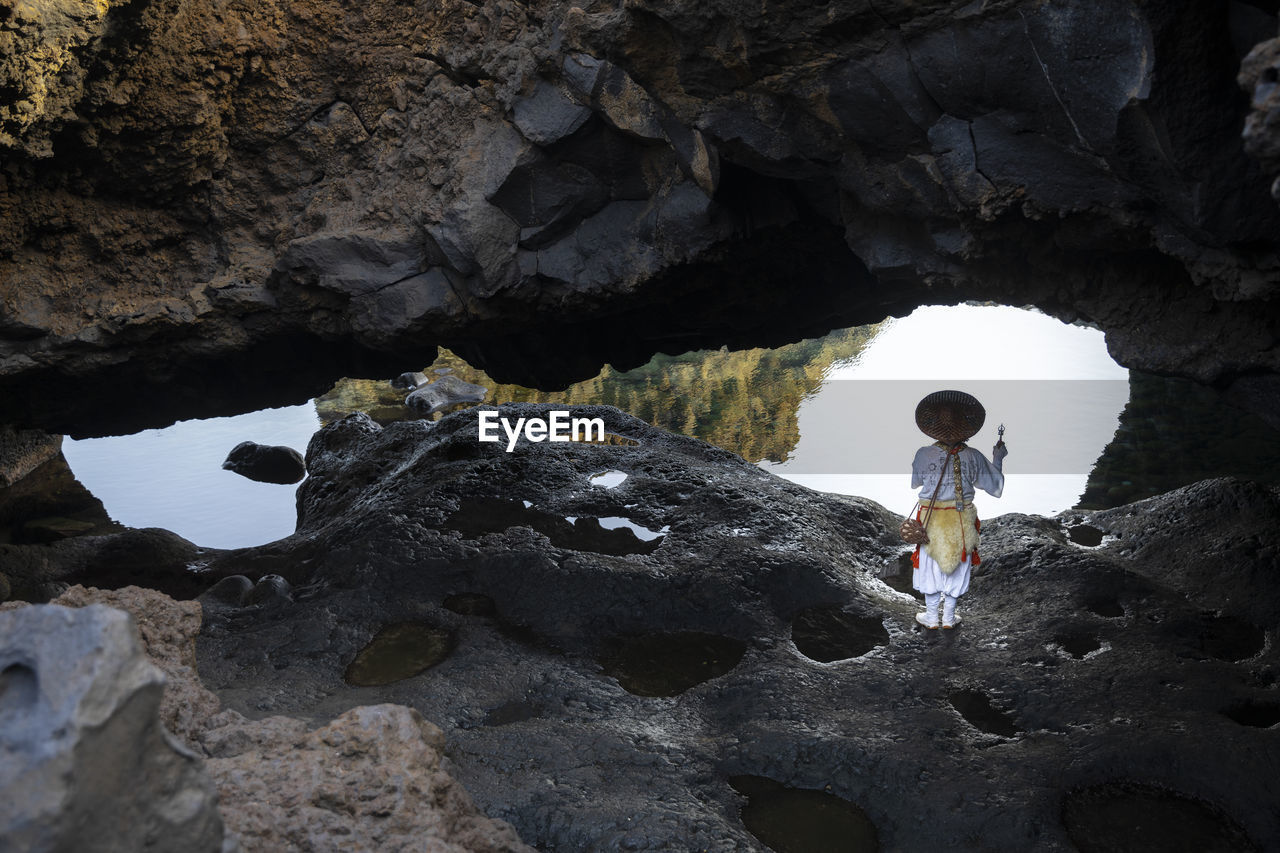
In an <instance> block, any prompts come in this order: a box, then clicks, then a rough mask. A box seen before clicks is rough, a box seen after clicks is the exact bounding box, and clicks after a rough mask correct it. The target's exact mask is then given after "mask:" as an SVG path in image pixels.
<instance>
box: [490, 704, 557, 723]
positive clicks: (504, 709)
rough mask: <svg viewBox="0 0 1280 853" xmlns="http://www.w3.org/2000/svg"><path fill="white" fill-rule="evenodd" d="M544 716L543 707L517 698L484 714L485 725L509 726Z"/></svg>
mask: <svg viewBox="0 0 1280 853" xmlns="http://www.w3.org/2000/svg"><path fill="white" fill-rule="evenodd" d="M541 716H542V708H541V707H540V706H538V705H535V704H534V703H532V702H525V701H523V700H516V701H514V702H507V703H505V704H502V705H499V706H498V707H496V708H493V709H491V710H490V711H489V712H488V713H486V714H485V715H484V722H482V723H481V725H484V726H507V725H510V724H512V723H521V722H524V721H525V720H536V719H537V718H539V717H541Z"/></svg>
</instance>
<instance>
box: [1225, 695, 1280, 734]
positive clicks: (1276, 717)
mask: <svg viewBox="0 0 1280 853" xmlns="http://www.w3.org/2000/svg"><path fill="white" fill-rule="evenodd" d="M1222 713H1223V715H1224V716H1226V717H1228V718H1230V719H1232V720H1234V721H1235V722H1237V723H1239V724H1240V725H1242V726H1252V727H1254V728H1258V729H1269V728H1271V727H1272V726H1274V725H1276V724H1277V723H1280V703H1277V702H1267V701H1256V700H1253V699H1250V700H1246V701H1244V702H1241V703H1239V704H1237V705H1232V706H1231V707H1230V708H1227V709H1226V710H1225V711H1223V712H1222Z"/></svg>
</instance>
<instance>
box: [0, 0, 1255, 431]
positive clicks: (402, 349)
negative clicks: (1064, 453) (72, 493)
mask: <svg viewBox="0 0 1280 853" xmlns="http://www.w3.org/2000/svg"><path fill="white" fill-rule="evenodd" d="M73 5H74V4H66V3H53V4H42V5H40V6H39V7H38V8H37V6H35V5H33V4H19V6H17V7H14V8H15V10H16V11H14V12H13V13H12V14H10V15H8V16H7V17H6V18H5V20H4V21H3V22H0V34H2V37H3V40H4V43H5V44H6V46H7V47H8V50H7V51H6V52H5V57H6V59H5V61H4V62H3V63H2V64H0V147H2V148H3V150H4V151H5V153H6V158H5V166H4V171H3V175H2V176H0V226H2V227H0V387H2V388H3V392H2V393H0V421H6V422H12V423H18V424H22V425H38V426H42V427H44V428H47V429H53V430H57V431H66V432H69V433H70V434H73V435H85V434H90V433H95V434H101V433H106V432H111V431H119V430H125V429H135V428H137V427H139V426H143V425H155V424H159V423H163V422H167V421H169V420H172V419H173V418H174V417H178V416H182V417H192V416H196V415H202V414H211V413H215V412H218V413H226V412H227V411H229V410H238V411H244V410H248V409H251V408H255V407H261V406H263V405H280V404H281V403H283V402H288V401H290V400H301V399H305V398H306V397H308V396H314V395H316V394H317V393H320V392H322V391H323V390H324V389H325V388H326V387H328V385H329V384H330V383H331V381H332V380H333V379H334V378H336V377H337V376H339V375H343V374H345V375H360V374H364V375H383V376H387V375H394V374H395V373H396V372H399V371H400V370H402V369H403V365H405V364H414V363H417V364H422V363H426V362H428V361H429V360H430V356H431V354H432V353H433V352H434V350H435V345H436V344H440V343H443V344H445V345H448V346H449V347H450V348H452V349H454V350H455V351H457V352H459V353H460V354H462V355H464V356H465V357H467V358H468V359H470V360H472V361H473V362H474V363H475V364H476V365H477V366H480V367H483V368H485V369H486V370H488V371H489V372H490V373H491V374H492V375H493V376H495V377H497V378H499V379H501V380H503V381H517V380H518V381H521V382H523V383H524V384H530V385H537V386H541V387H553V386H562V385H564V384H566V383H568V382H569V381H572V380H575V379H581V378H585V377H587V376H590V375H592V374H594V373H595V372H596V370H597V369H598V368H599V366H600V364H601V363H603V362H605V361H608V362H610V363H612V364H614V365H617V366H622V367H624V368H625V367H629V366H633V365H636V364H639V363H643V361H645V360H646V359H647V358H648V357H649V355H651V354H652V353H653V352H654V351H656V350H666V351H685V350H688V349H690V348H696V347H698V346H704V345H720V344H729V345H732V346H747V345H751V346H760V345H773V344H777V343H781V342H785V341H787V340H795V339H796V338H798V337H800V336H802V335H804V334H813V333H815V332H817V333H820V332H823V331H826V330H827V329H830V328H832V327H833V326H848V325H854V324H857V323H864V322H873V321H877V320H879V319H881V318H883V317H884V316H886V314H890V313H901V312H904V311H906V310H909V309H910V308H911V307H913V306H914V305H916V304H920V303H922V302H954V301H958V300H963V299H973V298H977V299H993V300H998V301H1002V302H1006V303H1010V304H1020V305H1021V304H1034V305H1038V306H1040V307H1041V308H1043V309H1045V310H1047V311H1049V312H1051V313H1054V314H1055V315H1057V316H1059V317H1062V318H1064V319H1067V320H1076V319H1080V320H1084V321H1088V322H1092V323H1095V324H1097V325H1099V326H1101V327H1102V328H1104V329H1106V330H1107V332H1108V339H1109V344H1110V347H1111V350H1112V352H1113V354H1114V355H1115V356H1116V357H1117V358H1118V359H1120V360H1121V361H1122V362H1124V363H1125V364H1128V365H1132V366H1135V367H1144V368H1147V369H1150V370H1154V371H1158V372H1162V373H1177V374H1181V375H1184V376H1188V377H1191V378H1194V379H1196V380H1197V381H1200V382H1204V383H1212V384H1214V385H1215V386H1216V387H1219V388H1224V389H1227V390H1228V391H1229V392H1231V393H1232V394H1234V395H1235V397H1236V398H1238V399H1240V400H1242V401H1244V402H1247V403H1249V404H1251V405H1252V406H1253V407H1254V408H1255V409H1256V410H1260V411H1268V412H1270V411H1274V410H1275V409H1276V406H1274V401H1275V399H1277V397H1278V396H1280V390H1278V388H1280V380H1277V376H1280V361H1277V358H1280V356H1277V352H1280V349H1277V347H1276V346H1275V343H1276V339H1277V334H1276V332H1277V329H1276V323H1277V320H1276V313H1275V312H1274V311H1273V310H1270V306H1271V304H1272V302H1274V299H1275V297H1276V287H1277V281H1280V262H1278V261H1277V255H1276V249H1277V242H1276V237H1275V234H1276V233H1277V226H1280V210H1278V209H1277V208H1276V206H1275V205H1274V203H1273V202H1272V200H1271V199H1270V198H1269V197H1268V194H1267V184H1268V180H1267V179H1266V178H1264V177H1263V175H1262V173H1261V172H1260V171H1259V166H1258V164H1257V163H1256V162H1255V161H1254V160H1252V159H1250V157H1249V156H1247V155H1246V154H1245V153H1244V150H1243V144H1242V142H1241V138H1240V132H1241V125H1242V123H1243V120H1244V117H1245V114H1246V112H1247V110H1248V99H1247V98H1246V97H1245V95H1244V93H1242V92H1241V91H1240V90H1239V88H1238V87H1237V84H1236V81H1235V76H1236V73H1237V71H1238V70H1239V68H1240V60H1241V59H1242V58H1243V57H1244V56H1245V54H1246V53H1248V51H1249V50H1250V49H1251V48H1252V47H1253V46H1254V44H1255V43H1256V42H1258V41H1261V40H1262V39H1264V38H1267V37H1270V36H1273V35H1274V33H1275V31H1276V24H1275V15H1274V9H1273V8H1271V7H1269V6H1267V5H1266V4H1263V3H1256V4H1254V3H1245V2H1235V3H1219V2H1216V0H1196V2H1185V3H1177V4H1156V3H1145V2H1137V0H1116V2H1110V3H1105V4H1101V5H1099V4H1068V3H1057V2H1052V3H1050V2H1039V0H999V2H990V3H983V4H980V5H979V6H975V5H974V4H972V3H968V2H962V0H922V2H914V3H910V4H897V5H892V6H889V7H886V8H881V5H883V4H874V3H848V4H840V5H838V6H832V7H829V8H828V7H825V6H814V5H811V4H806V3H802V2H790V1H789V0H784V2H779V3H772V4H768V5H767V6H758V5H753V4H749V3H742V2H740V0H713V2H705V3H682V4H671V3H659V2H642V3H616V2H606V3H599V4H591V5H589V6H587V7H582V6H575V5H572V4H570V3H568V2H563V1H562V0H544V2H539V3H535V4H533V5H527V4H520V3H514V2H511V0H486V2H481V3H458V2H445V3H417V4H404V3H398V2H392V0H373V1H372V2H369V3H362V4H360V5H359V6H358V7H352V6H348V5H346V4H342V3H339V2H338V0H306V2H301V3H298V2H289V3H284V2H268V3H264V4H258V5H255V6H253V7H252V8H248V7H245V8H241V7H238V6H235V7H225V6H218V5H217V4H213V3H210V2H209V0H172V2H165V3H152V4H146V5H138V4H116V3H101V4H98V5H97V6H95V7H94V8H93V9H92V10H88V11H82V10H78V7H76V8H72V6H73ZM1260 73H1261V74H1262V76H1263V77H1264V78H1265V76H1266V73H1267V72H1266V71H1265V70H1261V71H1260ZM1258 144H1262V143H1258ZM1250 145H1251V146H1254V147H1256V145H1255V143H1254V142H1251V143H1250ZM220 377H225V378H220Z"/></svg>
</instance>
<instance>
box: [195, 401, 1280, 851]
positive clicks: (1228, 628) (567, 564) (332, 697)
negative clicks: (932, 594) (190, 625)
mask: <svg viewBox="0 0 1280 853" xmlns="http://www.w3.org/2000/svg"><path fill="white" fill-rule="evenodd" d="M548 408H549V407H546V406H534V405H510V406H502V407H501V409H500V410H501V412H502V414H504V415H505V416H507V417H508V418H512V419H514V418H516V417H521V416H526V417H527V416H532V415H537V414H545V412H546V411H547V410H548ZM574 414H575V415H578V416H582V417H592V416H599V417H602V418H603V419H604V420H605V423H606V427H607V429H608V430H609V432H610V433H613V434H615V435H618V436H625V437H629V438H631V439H634V440H636V441H637V442H638V444H619V443H613V444H581V443H576V444H551V443H541V444H531V443H528V442H523V441H522V442H521V443H520V445H519V446H517V447H516V449H515V451H514V452H512V453H509V454H508V453H506V452H504V450H503V449H502V446H500V445H492V444H480V443H478V442H477V441H476V440H475V439H476V428H477V415H476V412H475V411H469V412H460V413H455V414H452V415H448V416H446V417H445V418H443V419H442V420H440V421H439V422H437V423H436V424H435V425H434V426H432V425H430V424H428V423H426V422H421V421H419V422H406V423H398V424H394V425H391V426H388V427H386V428H379V427H378V426H377V425H376V424H374V423H373V422H372V421H370V420H369V419H368V418H367V417H365V416H360V415H355V416H351V417H349V418H347V419H345V420H343V421H340V422H337V423H335V424H333V425H331V426H329V427H326V428H324V429H323V430H321V431H320V432H319V433H317V434H316V436H315V437H314V438H313V439H312V442H311V445H310V447H309V448H308V465H309V468H310V471H311V476H310V478H309V479H308V482H307V483H306V484H305V485H304V486H303V487H302V489H301V490H300V493H299V511H300V534H299V536H298V537H296V538H295V539H293V540H291V541H290V542H289V543H287V545H288V547H289V548H290V549H292V553H293V554H294V559H292V560H289V559H287V557H288V552H277V553H275V554H274V555H273V560H274V561H273V565H277V566H286V567H287V568H285V569H284V570H283V571H284V573H285V574H286V575H287V576H288V578H289V580H290V582H291V583H292V584H293V587H294V596H293V600H292V601H291V602H285V603H278V604H275V605H272V606H243V605H240V606H237V605H236V604H235V603H234V601H235V597H234V596H232V597H230V598H224V599H223V600H221V601H216V602H215V601H213V600H207V602H206V608H207V619H206V623H205V627H204V628H203V629H202V633H201V636H200V639H199V641H198V643H197V653H198V656H199V660H200V667H201V672H202V674H203V675H204V677H205V678H206V680H207V682H208V684H209V686H210V687H211V688H212V689H214V690H215V692H217V693H218V694H219V696H221V697H222V698H223V700H224V701H225V702H227V703H228V705H229V706H230V707H232V708H235V709H237V710H239V711H241V712H242V713H245V714H247V715H249V716H258V715H263V714H279V713H287V714H298V715H304V716H310V717H317V718H326V719H327V718H329V717H331V716H334V715H337V714H340V713H342V712H344V711H346V710H347V709H349V708H351V707H354V706H357V705H364V704H368V703H371V702H395V703H398V704H404V705H408V706H411V707H413V708H416V709H417V710H418V711H420V712H421V713H422V714H423V715H424V716H425V717H427V718H428V719H431V720H434V721H436V723H437V724H438V725H440V726H441V727H442V728H443V729H444V731H445V733H446V743H447V747H446V749H447V755H448V758H449V759H450V762H451V764H452V766H453V767H454V768H456V773H455V775H457V777H458V778H459V779H460V780H461V781H462V782H463V783H464V784H465V785H466V786H467V789H468V790H469V791H470V792H471V794H472V796H474V797H475V798H476V800H477V802H478V803H479V804H480V805H481V807H483V808H484V809H485V810H486V811H487V812H488V813H489V814H491V815H494V816H496V817H501V818H503V819H506V820H509V821H510V822H511V823H512V824H514V825H515V827H516V829H517V831H518V832H519V833H520V836H521V837H522V838H523V839H525V841H526V842H528V843H530V844H532V845H534V846H535V847H537V848H539V849H556V850H602V851H606V850H633V849H649V850H672V851H687V850H691V849H698V850H704V849H705V850H712V851H726V853H727V851H744V850H760V851H763V850H764V849H765V848H764V847H763V845H761V844H760V843H759V842H758V841H757V840H756V839H755V838H754V837H753V836H752V835H751V834H750V833H749V832H748V831H747V829H746V828H745V826H744V824H743V823H742V822H741V820H740V810H741V809H742V807H743V806H744V805H745V803H746V799H745V797H744V796H743V795H742V794H740V793H739V792H738V790H735V787H734V786H733V785H731V784H730V780H731V779H736V778H738V777H741V776H758V777H766V779H770V780H774V781H776V782H777V783H782V784H784V785H787V786H791V787H795V788H808V789H815V790H819V791H825V792H827V793H829V794H833V795H835V796H837V797H840V798H843V799H845V800H848V801H851V802H853V803H854V804H856V805H857V806H858V807H860V808H861V809H862V810H863V811H864V812H865V813H866V814H867V815H868V816H869V818H870V819H871V821H872V822H873V823H874V825H875V826H876V831H877V833H878V836H879V839H880V843H881V847H882V849H885V850H916V849H925V848H927V847H929V846H931V845H936V843H937V840H938V839H939V838H944V839H952V840H953V843H954V844H955V845H956V846H966V845H968V846H973V847H975V848H980V849H989V850H1032V849H1034V850H1043V851H1071V850H1075V849H1078V847H1077V845H1076V844H1075V843H1073V841H1072V840H1071V838H1070V835H1069V832H1068V829H1067V828H1066V827H1064V825H1063V823H1062V815H1063V813H1064V811H1063V806H1064V802H1065V801H1067V799H1068V798H1069V797H1070V796H1071V792H1073V791H1076V790H1077V789H1092V786H1095V785H1101V784H1103V783H1112V782H1119V783H1122V785H1121V787H1123V785H1125V784H1132V785H1137V786H1153V787H1154V788H1155V789H1158V790H1165V791H1168V792H1171V795H1176V796H1181V797H1186V798H1190V799H1192V800H1196V801H1201V802H1204V803H1207V804H1209V805H1210V806H1211V807H1212V808H1213V809H1216V810H1218V811H1219V812H1220V813H1222V814H1224V815H1225V816H1226V819H1229V820H1230V821H1232V822H1233V823H1234V824H1235V825H1238V826H1239V827H1241V828H1242V829H1241V831H1242V832H1243V833H1244V834H1245V837H1247V838H1249V839H1251V840H1252V844H1253V845H1255V846H1256V847H1257V849H1270V848H1272V847H1275V846H1276V844H1277V843H1280V815H1277V813H1276V812H1275V810H1274V808H1272V804H1273V803H1274V802H1275V801H1276V799H1277V797H1280V781H1277V779H1276V777H1275V774H1274V773H1272V772H1271V771H1270V768H1271V767H1273V766H1274V764H1275V763H1276V761H1277V760H1280V741H1277V740H1276V738H1275V731H1274V730H1267V729H1266V728H1265V726H1267V725H1273V724H1276V723H1280V691H1278V689H1277V684H1278V682H1277V674H1278V673H1280V660H1278V659H1277V651H1276V649H1277V644H1276V641H1277V636H1276V627H1275V626H1276V625H1277V624H1280V602H1278V601H1277V599H1276V596H1275V595H1274V594H1273V592H1272V590H1273V589H1274V585H1275V582H1276V572H1277V564H1276V555H1277V553H1280V545H1278V543H1277V536H1276V532H1275V530H1274V520H1275V519H1276V518H1277V517H1280V490H1278V489H1276V488H1274V487H1272V488H1267V487H1261V486H1255V485H1251V484H1247V483H1242V482H1239V481H1235V480H1216V481H1209V482H1205V483H1201V484H1198V485H1196V486H1192V487H1189V488H1187V489H1183V490H1179V491H1176V492H1173V493H1170V494H1168V495H1164V496H1161V497H1158V498H1154V499H1151V500H1147V501H1144V502H1142V503H1138V504H1134V505H1131V506H1127V507H1123V508H1121V509H1117V510H1111V511H1107V512H1098V513H1087V512H1081V511H1073V512H1069V513H1064V514H1063V515H1062V516H1059V517H1058V518H1055V519H1041V518H1035V517H1030V516H1018V515H1008V516H1003V517H999V518H994V519H993V518H988V519H986V524H985V525H984V540H983V546H982V551H983V563H982V566H981V567H980V570H979V572H978V575H977V577H976V578H975V580H974V583H973V587H972V589H971V591H970V593H969V594H968V595H967V596H966V597H965V598H964V600H963V604H962V607H961V612H962V613H963V615H964V617H965V622H964V624H963V625H962V626H961V627H960V628H959V629H958V630H956V631H946V632H943V631H935V632H924V631H921V630H919V629H918V628H917V627H916V625H915V622H914V618H913V614H914V613H915V611H916V609H917V606H918V605H917V602H916V601H915V600H913V599H912V597H911V596H910V595H908V594H904V593H901V592H899V591H898V590H897V588H895V587H891V586H889V585H887V584H886V583H885V582H884V581H882V580H880V579H879V578H880V577H881V576H887V575H891V574H892V573H893V572H895V571H896V570H897V568H898V567H899V566H900V565H901V557H902V556H903V555H902V553H901V546H900V545H899V544H898V543H897V541H896V529H897V523H898V521H899V519H898V518H897V517H896V516H895V515H893V514H891V513H888V512H886V511H885V510H884V509H882V508H881V507H878V506H876V505H875V504H873V503H870V502H869V501H865V500H862V499H857V498H842V497H839V496H832V495H824V494H820V493H815V492H811V491H808V490H805V489H803V488H800V487H798V486H795V485H792V484H790V483H787V482H785V481H782V480H780V479H777V478H774V477H771V476H769V475H767V474H766V473H764V472H763V471H761V470H760V469H758V468H756V467H755V466H752V465H749V464H746V463H744V462H743V461H742V460H741V459H739V458H737V457H735V456H733V455H731V454H728V453H725V452H723V451H720V450H716V449H714V448H711V447H709V446H708V445H705V444H702V443H700V442H697V441H694V440H692V439H686V438H681V437H676V436H672V435H670V434H667V433H664V432H662V431H659V430H657V429H654V428H652V427H649V426H648V425H646V424H644V423H642V422H640V421H638V420H636V419H633V418H630V417H628V416H626V415H624V414H622V413H620V412H618V411H617V410H613V409H609V408H607V407H584V408H582V409H575V410H574ZM1010 464H1012V461H1011V463H1010ZM603 470H617V471H622V472H624V473H626V474H627V475H628V476H627V478H626V479H625V480H624V481H623V482H622V484H621V485H620V486H618V487H616V488H613V489H602V488H594V487H592V486H591V485H590V484H589V477H590V476H591V475H592V474H596V473H598V472H600V471H603ZM1011 470H1012V469H1011ZM904 488H905V487H904ZM526 502H527V503H528V504H529V506H526V505H525V504H526ZM988 506H994V507H998V506H999V503H998V502H990V503H989V504H988ZM994 511H998V510H994ZM619 516H620V517H625V518H628V519H630V520H631V521H632V522H634V523H635V524H637V525H641V526H643V527H645V528H648V529H649V530H650V531H653V532H655V533H659V534H660V535H661V536H662V538H661V539H659V540H656V548H646V547H641V546H642V544H643V543H641V542H639V541H638V540H635V539H634V538H629V537H630V534H627V533H619V532H618V531H605V533H608V534H610V535H607V536H606V535H603V534H602V533H601V532H600V531H599V530H596V529H595V528H594V522H593V521H592V519H595V518H609V517H619ZM571 520H572V521H571ZM1090 526H1092V527H1096V531H1094V532H1095V533H1096V538H1097V541H1098V542H1099V544H1098V546H1096V547H1086V546H1083V545H1078V544H1075V540H1076V539H1079V540H1081V541H1089V539H1088V536H1086V535H1085V534H1086V533H1087V532H1089V531H1088V530H1087V528H1089V527H1090ZM615 534H616V535H615ZM654 541H655V540H651V543H653V542H654ZM624 546H627V547H624ZM618 551H626V552H627V553H622V554H619V553H617V552H618ZM605 552H612V553H605ZM250 556H251V555H250V554H248V553H245V554H240V555H234V556H227V557H224V558H222V559H220V560H218V561H215V563H214V564H213V566H212V567H211V571H212V572H213V573H215V574H218V573H238V572H241V571H245V572H247V573H249V574H250V575H251V576H254V577H256V573H255V572H253V571H252V566H253V562H252V561H251V560H250V559H249V557H250ZM890 581H892V582H893V583H894V584H896V585H897V586H901V580H895V579H893V578H890ZM908 583H909V581H908ZM237 586H238V587H239V588H241V589H243V587H244V582H237ZM406 623H410V624H413V625H421V626H425V627H428V628H431V629H433V630H436V631H437V632H440V631H443V632H446V633H448V635H450V636H451V637H452V640H453V650H452V653H451V654H450V656H449V657H448V658H446V659H445V660H443V662H440V663H438V664H436V665H434V666H432V667H431V668H428V669H426V670H425V671H422V672H420V673H418V674H415V675H411V676H409V677H407V678H402V679H401V680H399V681H395V682H394V683H390V684H384V685H383V686H378V687H352V686H350V685H349V684H347V683H346V682H345V681H344V674H345V673H346V671H347V668H348V667H349V665H350V664H351V662H352V661H353V660H354V659H355V658H356V656H357V655H358V654H361V653H362V652H364V651H366V650H367V648H368V647H370V645H371V641H372V640H373V638H374V637H375V636H377V635H379V633H380V632H381V629H383V628H384V627H386V626H388V625H402V624H406ZM824 625H828V626H834V628H833V629H831V630H827V631H826V633H825V635H823V631H824V630H825V629H823V628H822V626H824ZM814 626H817V627H816V628H815V627H814ZM815 631H816V632H817V634H818V635H817V636H814V633H815ZM690 632H695V634H696V636H699V637H701V636H704V635H707V634H711V635H716V636H718V637H721V638H725V640H726V642H727V644H728V645H730V646H733V645H735V644H736V647H737V648H739V649H741V650H742V654H741V658H740V660H736V659H730V661H729V663H728V666H727V667H725V669H727V671H724V669H721V670H720V671H719V672H720V673H721V674H718V675H716V677H712V678H710V680H703V681H702V682H701V683H696V684H694V686H692V687H688V688H687V689H685V690H683V692H679V693H678V695H674V696H653V695H637V694H635V693H632V692H629V691H628V690H627V689H624V686H623V685H624V683H629V679H630V678H631V676H630V675H628V674H627V672H626V670H625V668H623V669H620V668H619V664H617V663H616V662H617V661H618V660H620V659H622V658H623V657H625V655H624V652H625V650H626V649H628V648H634V647H635V644H636V643H637V642H638V640H637V638H641V639H643V638H650V639H655V640H662V642H663V643H664V644H665V645H662V646H661V648H663V649H665V651H662V652H659V653H657V654H659V656H660V658H661V660H662V661H664V662H669V663H670V665H671V667H672V669H673V670H674V669H679V670H681V673H682V674H680V675H679V678H686V676H687V675H688V673H689V672H690V671H700V670H699V666H700V665H701V664H705V663H706V660H705V656H706V654H707V652H706V651H705V649H706V648H708V646H707V645H706V643H703V642H702V641H701V640H700V641H699V643H700V644H698V645H695V646H694V648H693V654H694V658H693V659H692V660H684V659H683V658H681V657H679V655H678V654H677V652H676V651H673V648H674V646H673V644H672V642H671V641H672V640H673V639H677V640H678V639H679V638H680V637H682V636H683V637H688V636H689V635H690ZM708 642H709V641H708ZM677 645H678V644H677ZM407 653H408V651H402V652H401V654H407ZM418 669H420V667H412V666H409V667H405V666H401V670H402V671H405V672H417V670H418ZM702 677H703V678H706V677H707V673H706V672H705V671H704V672H703V676H702ZM694 680H695V681H696V680H697V679H696V678H695V679H694ZM1268 721H1269V722H1268ZM1241 779H1248V780H1250V782H1249V784H1248V785H1242V784H1240V780H1241ZM1142 790H1146V789H1145V788H1142ZM1232 837H1234V836H1232ZM1127 849H1132V848H1127Z"/></svg>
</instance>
